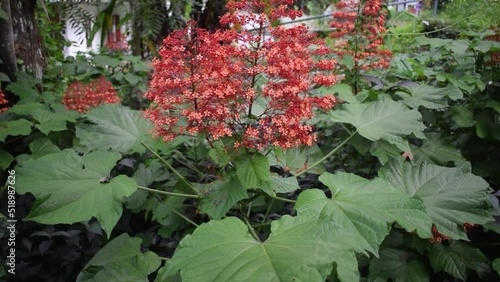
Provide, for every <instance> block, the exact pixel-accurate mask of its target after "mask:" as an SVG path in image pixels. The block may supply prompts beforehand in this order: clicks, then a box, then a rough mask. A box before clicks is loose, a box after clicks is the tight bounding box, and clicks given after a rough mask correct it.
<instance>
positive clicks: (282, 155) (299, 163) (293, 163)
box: [268, 145, 325, 175]
mask: <svg viewBox="0 0 500 282" xmlns="http://www.w3.org/2000/svg"><path fill="white" fill-rule="evenodd" d="M322 157H323V153H322V152H321V149H320V148H319V147H318V145H313V146H310V147H301V148H298V147H296V148H291V149H286V150H283V149H280V148H277V149H275V150H274V154H269V157H268V159H269V162H270V164H271V165H276V166H280V167H283V168H284V169H285V170H286V171H289V172H290V173H291V174H293V175H296V174H298V173H300V172H302V171H304V170H305V169H308V167H309V166H310V165H311V164H314V163H315V162H317V161H319V160H320V159H321V158H322ZM324 171H325V169H324V168H323V167H322V166H316V167H314V168H313V169H310V170H308V172H309V173H315V174H321V173H323V172H324Z"/></svg>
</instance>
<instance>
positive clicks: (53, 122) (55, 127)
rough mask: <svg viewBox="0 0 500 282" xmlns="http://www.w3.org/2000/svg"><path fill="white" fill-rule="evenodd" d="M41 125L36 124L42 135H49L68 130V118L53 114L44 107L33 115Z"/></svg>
mask: <svg viewBox="0 0 500 282" xmlns="http://www.w3.org/2000/svg"><path fill="white" fill-rule="evenodd" d="M31 114H32V115H33V118H34V119H36V120H37V121H38V122H39V124H35V127H36V128H38V130H40V131H41V132H42V133H44V134H45V135H48V134H49V132H51V131H63V130H66V129H67V127H66V117H65V116H63V115H60V114H58V113H54V112H52V111H51V110H50V109H49V108H48V107H44V108H42V109H39V110H37V111H34V112H32V113H31Z"/></svg>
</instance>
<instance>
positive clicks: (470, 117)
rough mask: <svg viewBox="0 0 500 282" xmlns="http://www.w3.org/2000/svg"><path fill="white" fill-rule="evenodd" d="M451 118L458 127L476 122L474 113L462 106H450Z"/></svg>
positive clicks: (472, 124)
mask: <svg viewBox="0 0 500 282" xmlns="http://www.w3.org/2000/svg"><path fill="white" fill-rule="evenodd" d="M451 118H452V119H453V121H454V122H455V123H456V124H457V125H458V126H459V127H471V126H474V125H475V124H476V121H475V120H474V113H473V112H472V111H470V110H469V109H467V108H465V107H462V106H453V107H452V108H451Z"/></svg>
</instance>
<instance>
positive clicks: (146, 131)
mask: <svg viewBox="0 0 500 282" xmlns="http://www.w3.org/2000/svg"><path fill="white" fill-rule="evenodd" d="M85 117H86V118H87V119H89V120H90V121H91V122H92V123H93V124H84V123H82V124H79V125H78V126H77V127H76V136H77V137H78V138H79V139H80V144H82V145H84V146H86V147H87V149H88V151H92V150H97V149H113V150H116V151H119V152H144V151H145V148H144V147H142V146H141V142H143V141H145V140H149V139H148V137H149V138H150V135H151V129H152V124H151V123H150V122H149V121H148V120H147V119H145V118H144V117H143V113H142V112H138V111H133V110H131V109H129V108H127V107H124V106H121V105H110V104H107V105H101V106H99V107H97V108H95V109H93V110H91V111H90V112H88V113H87V114H86V115H85Z"/></svg>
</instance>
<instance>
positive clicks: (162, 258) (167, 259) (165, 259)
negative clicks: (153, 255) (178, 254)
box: [159, 257, 170, 261]
mask: <svg viewBox="0 0 500 282" xmlns="http://www.w3.org/2000/svg"><path fill="white" fill-rule="evenodd" d="M159 258H160V259H161V260H164V261H169V260H170V258H164V257H159Z"/></svg>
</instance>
